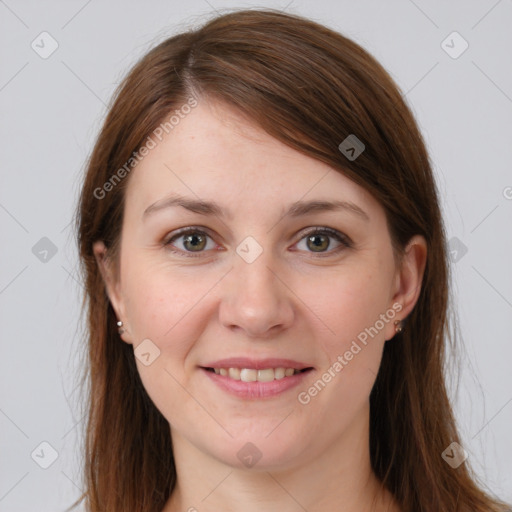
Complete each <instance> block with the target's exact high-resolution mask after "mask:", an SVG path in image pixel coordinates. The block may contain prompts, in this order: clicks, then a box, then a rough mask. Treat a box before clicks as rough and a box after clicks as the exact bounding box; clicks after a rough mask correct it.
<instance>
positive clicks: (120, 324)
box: [117, 320, 124, 334]
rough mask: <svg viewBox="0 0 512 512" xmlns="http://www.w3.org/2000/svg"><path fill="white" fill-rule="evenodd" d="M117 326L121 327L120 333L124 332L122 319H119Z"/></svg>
mask: <svg viewBox="0 0 512 512" xmlns="http://www.w3.org/2000/svg"><path fill="white" fill-rule="evenodd" d="M117 327H119V329H118V331H119V334H123V332H124V329H123V322H121V320H119V322H117Z"/></svg>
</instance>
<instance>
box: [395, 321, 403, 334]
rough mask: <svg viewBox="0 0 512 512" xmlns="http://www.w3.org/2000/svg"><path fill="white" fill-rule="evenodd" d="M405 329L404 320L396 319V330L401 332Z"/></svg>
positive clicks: (398, 332)
mask: <svg viewBox="0 0 512 512" xmlns="http://www.w3.org/2000/svg"><path fill="white" fill-rule="evenodd" d="M403 330H404V328H403V324H402V320H395V332H396V333H397V334H400V333H401V332H402V331H403Z"/></svg>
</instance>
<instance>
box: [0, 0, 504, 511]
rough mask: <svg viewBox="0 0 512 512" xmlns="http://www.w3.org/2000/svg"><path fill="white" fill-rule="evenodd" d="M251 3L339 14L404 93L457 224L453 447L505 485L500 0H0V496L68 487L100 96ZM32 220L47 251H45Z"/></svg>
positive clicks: (63, 492) (452, 228) (23, 504)
mask: <svg viewBox="0 0 512 512" xmlns="http://www.w3.org/2000/svg"><path fill="white" fill-rule="evenodd" d="M256 6H267V7H274V8H283V9H284V8H286V9H287V10H288V11H289V12H294V13H298V14H302V15H305V16H308V17H311V18H313V19H315V20H317V21H319V22H322V23H325V24H327V25H329V26H331V27H332V28H334V29H337V30H339V31H341V32H342V33H344V34H345V35H347V36H349V37H351V38H353V39H354V40H355V41H357V42H358V43H360V44H361V45H362V46H363V47H365V48H366V49H367V50H369V51H370V52H371V53H372V54H373V55H374V56H375V57H377V59H378V60H380V62H381V63H382V64H383V65H384V66H385V67H386V68H387V69H388V71H389V72H390V73H391V74H392V76H393V77H394V78H395V80H396V81H397V83H398V85H399V86H400V87H401V89H402V90H403V91H404V93H406V98H407V100H408V102H409V104H410V105H411V107H412V109H413V111H414V113H415V115H416V117H417V120H418V122H419V124H420V127H421V129H422V132H423V134H424V136H425V139H426V142H427V144H428V149H429V151H430V155H431V158H432V161H433V163H434V167H435V171H436V175H437V179H438V183H439V187H440V190H441V196H442V201H443V210H444V213H445V218H446V225H447V231H448V237H449V238H450V239H453V240H452V241H451V246H452V248H453V250H454V253H453V256H454V264H453V280H454V291H455V299H456V307H457V310H458V312H459V316H460V324H461V330H462V337H463V340H464V353H463V360H462V374H461V380H460V386H459V387H458V391H457V389H456V388H455V387H453V388H452V389H453V397H454V398H455V399H456V400H457V402H456V414H457V419H458V422H459V425H460V430H461V434H462V439H463V443H464V448H465V449H466V451H467V452H468V454H469V461H470V462H471V463H472V465H473V467H474V468H475V470H476V472H477V473H478V475H479V476H480V478H481V479H482V481H483V482H485V483H486V485H487V486H488V487H489V488H490V489H491V490H492V491H493V492H495V493H497V494H499V495H501V496H502V497H503V498H506V499H508V500H512V460H511V459H512V443H511V441H510V431H511V428H510V427H511V425H512V375H511V374H512V372H511V371H510V366H511V363H510V361H511V359H512V343H511V342H512V339H511V334H510V333H511V330H512V314H511V313H512V273H511V271H510V262H511V261H512V258H511V255H512V236H511V235H512V230H511V225H512V222H511V220H512V172H511V161H512V144H511V141H512V121H511V120H512V69H511V64H512V61H511V58H510V55H511V50H512V35H511V34H512V32H511V30H510V27H511V26H512V1H511V0H500V1H496V0H485V1H484V0H482V1H471V2H469V1H452V2H442V1H421V0H415V1H412V0H400V1H399V0H396V1H388V2H378V1H368V0H366V1H358V2H355V1H341V2H340V1H338V2H335V1H334V0H332V1H329V0H315V1H301V0H294V1H292V2H288V0H281V1H278V0H276V1H267V2H260V3H258V4H255V3H253V2H238V3H237V2H224V1H222V0H208V1H206V0H189V1H188V2H187V3H186V4H185V3H183V2H177V1H151V2H134V1H131V2H127V1H125V2H121V1H109V2H105V1H103V2H100V1H99V0H90V1H69V0H68V1H66V2H64V1H47V2H36V1H15V0H5V1H1V0H0V42H1V44H0V47H1V53H0V55H1V59H2V61H1V67H0V109H1V110H0V116H1V117H0V119H1V124H0V130H1V134H0V141H1V144H2V146H1V147H2V153H1V154H2V162H1V169H2V171H1V186H0V225H1V233H2V243H1V247H2V250H1V256H0V258H1V267H0V269H1V270H0V315H1V317H0V325H1V335H2V337H1V343H2V345H1V347H2V350H1V354H2V357H0V382H1V387H0V432H1V435H0V510H1V511H10V512H15V511H31V510H38V511H40V512H44V511H47V510H48V511H50V510H51V511H56V510H64V508H65V507H66V506H69V504H70V503H71V502H72V500H74V499H76V497H77V496H78V495H79V492H80V491H79V487H80V476H79V475H80V465H81V462H80V442H81V435H80V432H81V430H80V429H81V428H82V427H83V423H84V422H83V421H82V422H81V421H80V420H81V409H80V406H79V399H80V397H79V395H78V389H77V388H76V387H75V386H76V379H75V377H74V375H75V374H76V372H77V371H78V369H79V367H80V363H79V361H78V359H77V352H78V350H79V349H80V343H81V342H80V338H79V336H78V333H79V330H80V326H79V314H80V294H81V291H82V290H81V285H80V284H79V283H78V281H77V257H76V250H75V246H74V240H73V233H72V226H71V225H70V221H71V218H72V213H73V209H74V205H75V202H76V198H77V193H78V189H79V185H80V180H81V177H82V173H83V168H84V161H85V159H86V157H87V155H88V154H89V152H90V150H91V148H92V144H93V142H94V139H95V136H96V134H97V131H98V129H99V126H100V123H101V120H102V118H103V116H104V114H105V104H106V103H107V102H108V100H109V98H110V96H111V94H112V92H113V90H114V88H115V86H116V85H117V83H118V82H119V81H120V79H121V78H122V77H123V75H124V74H125V72H126V71H127V70H128V68H129V67H130V66H131V65H132V64H133V63H134V62H135V61H136V60H137V58H138V57H140V56H141V55H142V54H143V53H145V52H146V51H147V50H148V49H149V48H151V47H152V46H154V45H155V44H156V43H158V42H160V41H161V40H162V39H164V38H166V37H168V36H170V35H172V34H174V33H175V32H176V31H179V30H181V29H184V28H186V27H187V26H189V24H193V25H197V24H200V23H201V22H202V21H204V20H205V19H206V18H207V17H208V14H209V13H211V12H214V11H215V10H216V9H217V10H220V9H223V8H235V7H256ZM43 31H47V32H49V33H50V34H51V36H52V37H53V38H54V39H55V40H56V41H57V43H58V48H57V50H56V51H55V52H54V53H53V54H52V55H51V56H49V57H48V58H46V59H43V58H41V57H40V56H39V54H38V53H36V52H35V51H34V50H33V49H32V47H31V43H32V42H33V41H34V40H35V43H34V44H39V45H40V46H42V43H41V42H40V39H41V37H38V36H39V34H40V33H41V32H43ZM453 31H457V32H458V33H459V34H460V35H461V36H462V37H463V38H464V40H466V41H467V43H468V44H469V47H468V49H467V50H466V51H465V52H464V53H462V54H461V55H460V56H459V57H458V58H452V57H451V56H450V55H449V54H448V53H447V52H446V51H445V49H443V47H442V42H443V40H445V39H446V38H447V36H449V35H450V34H451V33H452V32H453ZM38 41H39V43H38ZM45 41H46V43H45V48H46V50H48V48H49V47H50V46H49V44H50V43H49V40H48V39H46V40H45ZM451 41H453V42H451ZM447 44H448V45H449V46H452V48H451V50H449V51H451V52H452V54H453V52H458V51H460V49H461V48H462V46H461V41H460V40H457V39H456V38H455V39H454V38H453V37H451V39H450V38H448V40H447V42H446V43H444V45H445V48H446V45H447ZM43 237H47V238H48V239H49V240H51V243H52V244H54V246H55V248H56V249H57V252H56V254H54V255H52V252H51V250H50V252H48V253H47V254H46V253H44V250H45V248H48V247H47V245H48V242H47V241H42V242H40V240H41V238H43ZM38 243H39V244H42V245H36V244H38ZM45 244H46V245H45ZM34 246H36V248H35V249H33V247H34ZM466 250H467V252H465V251H466ZM41 251H43V252H41ZM41 258H43V260H44V258H46V261H41ZM455 260H456V261H455ZM43 441H46V442H47V443H49V444H50V445H51V446H52V447H53V448H54V449H55V450H56V451H57V452H58V458H57V459H56V460H55V462H54V463H53V464H52V465H51V466H50V467H48V469H42V468H41V467H40V465H38V464H37V463H36V462H35V461H34V460H33V458H31V453H33V452H34V450H36V452H35V453H36V455H34V459H35V460H37V461H38V462H39V464H44V463H45V462H46V463H49V462H50V458H49V457H50V456H51V450H50V449H49V448H48V447H45V446H44V445H43V447H40V443H41V442H43ZM41 450H42V451H41ZM37 454H39V457H37Z"/></svg>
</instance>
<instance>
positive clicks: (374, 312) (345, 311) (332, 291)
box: [308, 266, 389, 360]
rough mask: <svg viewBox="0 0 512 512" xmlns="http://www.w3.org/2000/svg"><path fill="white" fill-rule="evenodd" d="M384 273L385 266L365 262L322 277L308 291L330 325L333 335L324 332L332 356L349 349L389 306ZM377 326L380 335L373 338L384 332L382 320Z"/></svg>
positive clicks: (327, 348)
mask: <svg viewBox="0 0 512 512" xmlns="http://www.w3.org/2000/svg"><path fill="white" fill-rule="evenodd" d="M385 277H386V276H385V274H384V272H383V271H382V270H377V269H375V270H372V271H369V269H368V266H366V267H364V268H363V267H361V268H359V269H355V268H351V269H347V270H346V271H342V272H338V273H337V274H336V275H334V276H333V275H331V276H330V277H329V279H325V280H322V281H321V282H320V285H318V284H319V283H318V281H317V285H318V286H315V292H314V293H310V294H309V299H308V300H309V301H310V304H314V306H313V307H312V309H313V310H315V311H318V316H319V317H320V318H321V319H322V320H323V322H324V323H325V325H326V326H327V327H329V334H330V336H329V335H326V336H324V340H325V343H326V346H325V347H324V348H325V350H326V352H327V353H328V354H329V356H330V359H331V360H332V359H333V358H335V357H337V355H338V354H340V353H342V352H344V351H345V350H347V349H348V347H349V346H350V344H351V342H352V340H355V339H357V337H358V335H360V334H361V333H363V335H362V336H360V338H364V333H365V332H367V331H366V330H367V329H370V328H371V327H372V326H374V325H375V323H376V321H378V320H379V318H380V315H381V314H385V312H386V311H387V309H388V308H389V303H388V297H389V289H388V287H387V286H386V279H385ZM377 327H379V328H380V329H378V330H379V335H377V336H374V338H377V339H379V338H382V336H384V332H383V328H382V325H381V323H380V322H379V324H378V326H377ZM331 331H332V332H331ZM380 331H382V332H380ZM372 333H374V331H372ZM372 339H373V338H372Z"/></svg>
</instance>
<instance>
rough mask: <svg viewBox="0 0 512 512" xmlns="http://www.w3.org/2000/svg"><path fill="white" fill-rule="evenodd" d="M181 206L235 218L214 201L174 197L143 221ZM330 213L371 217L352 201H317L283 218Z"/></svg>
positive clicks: (291, 209) (292, 209)
mask: <svg viewBox="0 0 512 512" xmlns="http://www.w3.org/2000/svg"><path fill="white" fill-rule="evenodd" d="M176 206H181V207H183V208H185V209H187V210H189V211H191V212H194V213H198V214H200V215H215V216H218V217H224V218H226V217H227V218H230V219H232V218H233V215H232V213H231V212H229V211H227V210H224V209H223V208H222V207H221V206H220V205H218V204H217V203H215V202H213V201H203V200H200V199H191V198H187V197H184V196H180V195H172V196H169V197H166V198H164V199H161V200H159V201H156V202H155V203H153V204H151V205H150V206H148V207H147V208H146V209H145V210H144V213H143V214H142V217H143V219H146V218H147V217H148V216H149V215H151V214H153V213H156V212H158V211H161V210H164V209H167V208H172V207H176ZM329 211H346V212H348V213H352V214H354V215H356V216H358V217H360V218H361V219H363V220H365V221H369V220H370V217H369V216H368V214H367V213H366V212H365V211H364V210H362V209H361V208H360V207H359V206H357V205H356V204H355V203H352V202H350V201H338V200H329V201H327V200H321V199H316V200H312V201H296V202H295V203H292V204H291V205H290V207H289V208H288V210H286V211H285V212H284V213H283V214H282V215H281V218H283V217H294V218H296V217H302V216H305V215H308V214H310V213H315V212H329Z"/></svg>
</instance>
